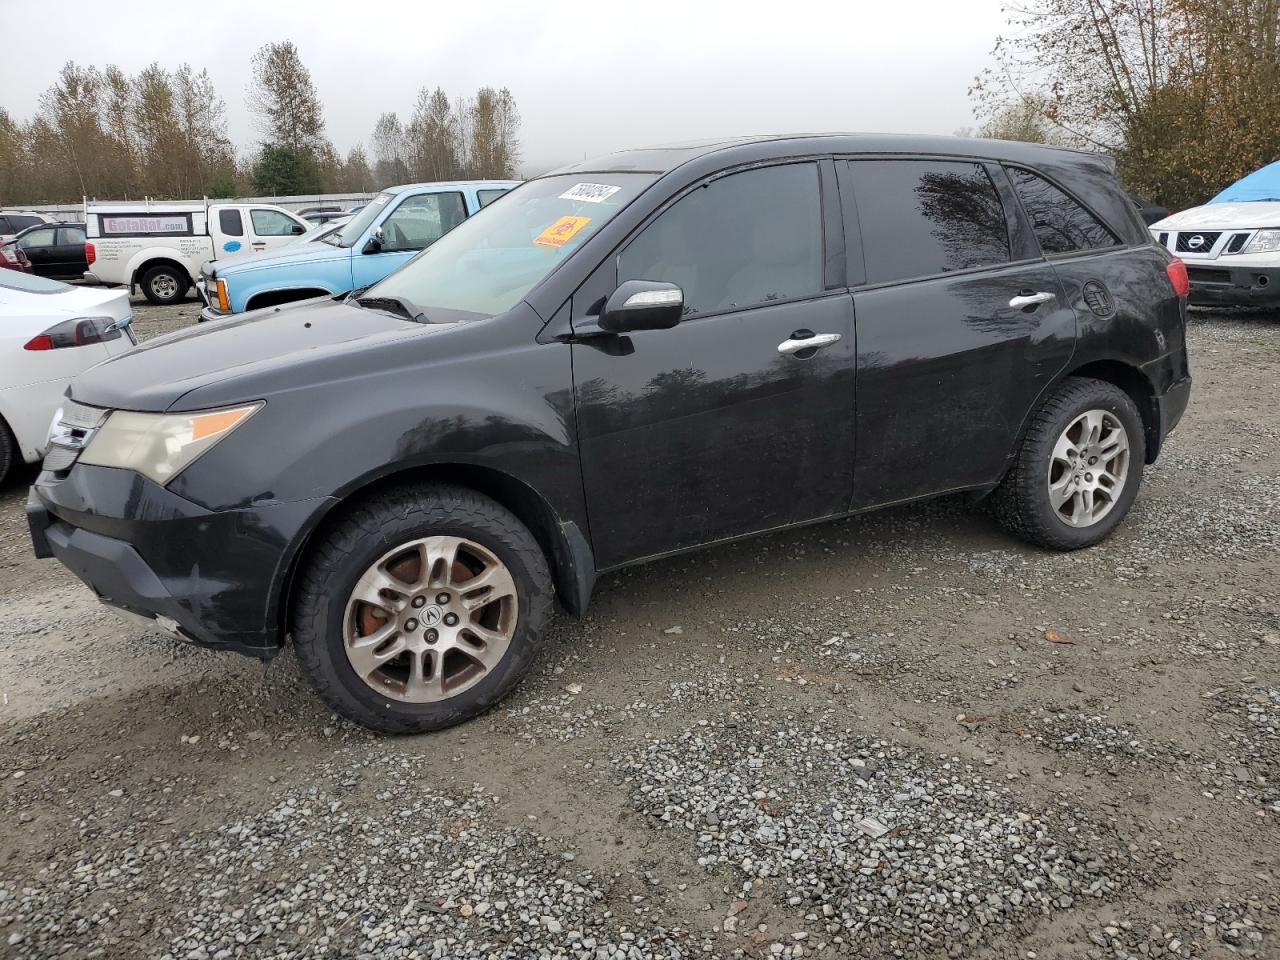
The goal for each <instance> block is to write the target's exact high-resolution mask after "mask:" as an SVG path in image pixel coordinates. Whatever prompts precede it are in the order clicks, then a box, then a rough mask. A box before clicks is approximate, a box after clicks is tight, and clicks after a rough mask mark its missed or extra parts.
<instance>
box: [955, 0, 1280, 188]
mask: <svg viewBox="0 0 1280 960" xmlns="http://www.w3.org/2000/svg"><path fill="white" fill-rule="evenodd" d="M1005 9H1006V15H1007V20H1008V27H1009V30H1008V32H1007V33H1006V34H1005V35H1003V36H1001V37H999V38H998V39H997V41H996V45H995V50H994V51H993V56H994V60H995V64H994V66H992V67H991V68H990V69H988V70H986V71H985V72H984V73H982V74H981V75H980V76H979V77H978V78H977V80H976V82H975V85H974V88H973V94H974V96H975V100H976V103H977V107H978V110H979V113H980V114H981V115H983V116H984V117H985V118H986V119H987V120H988V121H990V120H991V119H992V118H994V117H997V116H999V115H1000V114H1001V113H1002V112H1003V113H1005V114H1007V112H1008V111H1009V110H1010V108H1011V105H1013V106H1018V105H1021V106H1023V107H1030V108H1031V110H1032V112H1034V113H1035V114H1036V115H1037V116H1038V117H1039V118H1040V120H1041V121H1042V122H1043V123H1044V124H1045V125H1046V127H1047V130H1048V131H1052V134H1053V138H1054V139H1057V140H1060V141H1061V142H1065V143H1068V144H1071V145H1075V146H1079V147H1083V148H1086V149H1097V150H1104V151H1107V152H1109V153H1111V154H1112V155H1114V156H1115V158H1116V162H1117V169H1118V172H1119V174H1120V177H1121V179H1122V181H1123V182H1124V183H1125V184H1126V185H1127V186H1129V187H1130V188H1131V189H1133V190H1135V191H1136V192H1138V193H1141V194H1143V195H1145V196H1148V197H1151V198H1152V199H1156V200H1158V201H1160V202H1162V203H1165V204H1167V205H1169V206H1172V207H1185V206H1190V205H1194V204H1197V203H1202V202H1203V201H1204V200H1205V199H1207V198H1208V197H1209V196H1211V195H1212V194H1213V193H1215V192H1217V191H1218V190H1220V189H1221V188H1222V187H1223V186H1225V185H1227V184H1228V183H1231V182H1232V181H1234V180H1236V179H1239V177H1241V176H1243V175H1244V174H1246V173H1249V172H1250V171H1252V170H1255V169H1257V168H1258V167H1260V166H1262V165H1263V164H1265V163H1268V162H1270V161H1272V160H1275V159H1277V158H1278V157H1280V97H1277V95H1276V90H1277V89H1280V44H1278V42H1277V27H1278V25H1280V0H1218V2H1216V3H1213V4H1208V3H1204V2H1203V0H1036V2H1035V3H1034V4H1033V5H1023V4H1021V3H1011V4H1009V5H1008V6H1006V8H1005Z"/></svg>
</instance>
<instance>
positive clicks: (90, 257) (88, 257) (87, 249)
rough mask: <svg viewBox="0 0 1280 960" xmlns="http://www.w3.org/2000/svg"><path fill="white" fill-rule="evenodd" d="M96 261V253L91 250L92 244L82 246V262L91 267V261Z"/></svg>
mask: <svg viewBox="0 0 1280 960" xmlns="http://www.w3.org/2000/svg"><path fill="white" fill-rule="evenodd" d="M97 259H98V251H97V250H95V249H94V248H93V244H92V243H88V242H86V243H85V245H84V261H85V263H86V264H87V265H89V266H93V261H95V260H97Z"/></svg>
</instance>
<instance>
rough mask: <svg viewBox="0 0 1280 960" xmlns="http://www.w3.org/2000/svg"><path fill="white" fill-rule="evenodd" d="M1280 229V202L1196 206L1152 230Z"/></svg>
mask: <svg viewBox="0 0 1280 960" xmlns="http://www.w3.org/2000/svg"><path fill="white" fill-rule="evenodd" d="M1259 227H1280V202H1276V201H1274V200H1273V201H1263V200H1258V201H1254V202H1252V203H1209V204H1205V205H1204V206H1203V207H1192V208H1191V209H1190V210H1183V211H1181V212H1180V213H1175V214H1173V215H1172V216H1169V217H1165V218H1164V219H1163V220H1157V221H1156V222H1155V223H1153V224H1152V225H1151V229H1152V230H1153V231H1155V232H1157V233H1159V232H1160V231H1161V230H1255V229H1257V228H1259Z"/></svg>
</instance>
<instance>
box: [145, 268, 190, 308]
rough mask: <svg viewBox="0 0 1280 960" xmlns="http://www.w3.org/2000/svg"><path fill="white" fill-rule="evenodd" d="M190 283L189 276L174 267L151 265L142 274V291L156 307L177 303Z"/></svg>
mask: <svg viewBox="0 0 1280 960" xmlns="http://www.w3.org/2000/svg"><path fill="white" fill-rule="evenodd" d="M190 285H191V278H190V277H188V276H187V275H186V274H185V273H183V272H182V271H180V270H178V269H176V268H174V267H166V266H159V267H152V268H151V269H150V270H148V271H147V272H146V273H144V274H143V275H142V293H143V295H144V296H145V297H146V298H147V299H148V300H150V301H151V302H152V303H154V304H155V305H156V306H158V307H167V306H169V305H170V304H173V303H177V302H178V301H179V300H181V299H182V298H183V297H185V296H186V295H187V288H188V287H189V286H190Z"/></svg>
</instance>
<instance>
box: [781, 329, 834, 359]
mask: <svg viewBox="0 0 1280 960" xmlns="http://www.w3.org/2000/svg"><path fill="white" fill-rule="evenodd" d="M839 339H840V334H838V333H815V334H814V335H813V336H811V337H804V338H803V339H800V340H783V341H782V342H781V343H780V344H778V352H779V353H784V354H792V353H799V352H800V351H801V350H818V349H820V348H821V347H829V346H831V345H832V344H833V343H835V342H837V341H838V340H839Z"/></svg>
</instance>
